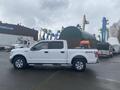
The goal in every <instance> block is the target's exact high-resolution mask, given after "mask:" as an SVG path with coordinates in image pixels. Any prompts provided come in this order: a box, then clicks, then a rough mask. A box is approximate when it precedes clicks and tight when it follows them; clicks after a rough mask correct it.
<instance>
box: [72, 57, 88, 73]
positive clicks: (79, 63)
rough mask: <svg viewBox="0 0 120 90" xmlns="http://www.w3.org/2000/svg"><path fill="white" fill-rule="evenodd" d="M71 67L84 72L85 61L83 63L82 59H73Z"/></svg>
mask: <svg viewBox="0 0 120 90" xmlns="http://www.w3.org/2000/svg"><path fill="white" fill-rule="evenodd" d="M73 68H74V69H75V70H76V71H80V72H84V71H85V69H86V63H85V61H84V60H81V59H76V60H74V62H73Z"/></svg>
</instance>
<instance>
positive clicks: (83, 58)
mask: <svg viewBox="0 0 120 90" xmlns="http://www.w3.org/2000/svg"><path fill="white" fill-rule="evenodd" d="M76 58H80V59H82V60H84V61H85V63H87V59H86V58H85V56H83V55H76V56H74V57H73V58H72V61H71V64H73V62H74V60H75V59H76Z"/></svg>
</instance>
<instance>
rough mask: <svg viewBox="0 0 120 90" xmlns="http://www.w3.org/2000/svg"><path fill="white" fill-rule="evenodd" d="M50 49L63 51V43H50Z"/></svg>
mask: <svg viewBox="0 0 120 90" xmlns="http://www.w3.org/2000/svg"><path fill="white" fill-rule="evenodd" d="M48 49H63V42H49V45H48Z"/></svg>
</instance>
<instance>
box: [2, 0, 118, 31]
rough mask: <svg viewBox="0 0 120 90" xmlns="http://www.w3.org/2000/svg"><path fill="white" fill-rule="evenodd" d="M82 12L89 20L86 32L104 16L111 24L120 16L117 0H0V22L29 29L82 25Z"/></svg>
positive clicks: (97, 26) (93, 27)
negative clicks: (20, 24) (18, 24)
mask: <svg viewBox="0 0 120 90" xmlns="http://www.w3.org/2000/svg"><path fill="white" fill-rule="evenodd" d="M84 14H86V16H87V19H88V21H89V22H90V24H89V25H87V26H86V31H88V32H90V33H98V29H99V28H100V27H101V24H102V17H103V16H105V17H107V18H108V19H109V23H110V25H112V24H113V23H114V22H117V21H118V20H119V19H120V0H0V21H2V22H5V23H6V22H7V23H13V24H17V23H22V25H25V26H27V27H31V28H33V27H34V28H40V27H46V28H50V29H53V30H59V29H61V27H62V26H64V27H66V26H74V25H77V24H82V17H83V15H84Z"/></svg>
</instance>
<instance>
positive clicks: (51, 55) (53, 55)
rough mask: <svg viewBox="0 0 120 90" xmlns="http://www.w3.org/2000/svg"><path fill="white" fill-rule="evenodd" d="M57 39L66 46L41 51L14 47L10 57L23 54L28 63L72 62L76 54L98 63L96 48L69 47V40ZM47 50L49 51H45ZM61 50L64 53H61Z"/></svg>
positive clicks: (89, 61) (90, 61)
mask: <svg viewBox="0 0 120 90" xmlns="http://www.w3.org/2000/svg"><path fill="white" fill-rule="evenodd" d="M55 41H62V42H63V44H64V48H63V49H42V50H39V51H31V50H30V49H31V48H22V49H14V50H12V51H11V55H10V59H12V58H13V57H14V56H15V55H23V56H24V57H25V58H26V59H27V62H28V63H47V64H49V63H59V64H64V63H65V64H71V61H72V59H73V58H74V57H75V56H78V55H81V56H83V57H85V58H86V60H87V63H97V60H98V58H97V57H95V52H97V50H96V49H67V42H66V41H65V40H55ZM41 42H42V41H41ZM49 42H50V41H49ZM45 51H47V52H48V53H45ZM61 51H62V52H64V53H61Z"/></svg>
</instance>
